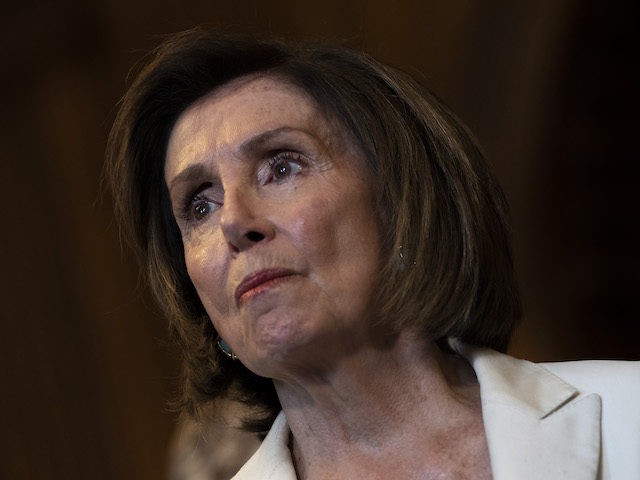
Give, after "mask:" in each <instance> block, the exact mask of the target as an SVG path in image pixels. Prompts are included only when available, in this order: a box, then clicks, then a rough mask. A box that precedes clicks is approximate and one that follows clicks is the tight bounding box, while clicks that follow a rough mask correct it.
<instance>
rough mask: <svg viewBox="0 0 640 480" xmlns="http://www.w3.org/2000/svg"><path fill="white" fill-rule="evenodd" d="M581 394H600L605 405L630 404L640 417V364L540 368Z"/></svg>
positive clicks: (596, 363) (597, 362) (595, 363)
mask: <svg viewBox="0 0 640 480" xmlns="http://www.w3.org/2000/svg"><path fill="white" fill-rule="evenodd" d="M538 365H540V366H541V367H543V368H545V369H546V370H548V371H550V372H551V373H553V374H554V375H556V376H557V377H560V378H561V379H562V380H564V381H565V382H567V383H569V384H571V385H573V386H574V387H576V388H577V389H578V390H579V391H580V393H581V394H583V393H584V394H586V393H597V394H598V395H600V396H601V397H602V398H603V401H604V402H606V401H616V402H622V403H630V402H631V401H635V406H636V408H637V409H638V412H639V413H640V362H631V361H614V360H582V361H575V362H549V363H540V364H538Z"/></svg>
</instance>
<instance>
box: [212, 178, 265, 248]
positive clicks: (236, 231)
mask: <svg viewBox="0 0 640 480" xmlns="http://www.w3.org/2000/svg"><path fill="white" fill-rule="evenodd" d="M220 228H221V229H222V234H223V235H224V238H225V240H226V241H227V244H228V245H229V247H230V248H231V251H232V252H233V253H238V252H241V251H243V250H247V249H249V248H251V247H253V246H255V245H256V244H258V243H260V242H264V241H268V240H271V239H272V238H273V236H274V232H275V228H274V225H273V223H271V221H270V220H269V219H268V218H267V217H266V216H265V215H264V214H263V206H262V202H261V201H260V199H259V198H256V197H255V195H252V193H251V192H247V191H245V190H240V189H239V190H236V191H233V192H230V191H228V190H227V191H226V192H225V199H224V204H223V206H222V211H221V216H220Z"/></svg>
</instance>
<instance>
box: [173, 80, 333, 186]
mask: <svg viewBox="0 0 640 480" xmlns="http://www.w3.org/2000/svg"><path fill="white" fill-rule="evenodd" d="M330 123H335V122H329V121H328V120H327V119H326V116H325V115H323V114H322V113H321V111H320V109H319V108H318V107H317V104H316V103H315V101H314V100H313V99H312V98H311V97H310V96H309V95H308V94H307V93H306V92H304V91H303V90H302V89H301V88H299V87H297V86H295V85H293V84H292V83H290V82H288V81H286V80H284V79H282V78H278V77H275V76H267V75H264V74H262V75H250V76H246V77H240V78H238V79H235V80H232V81H231V82H229V83H227V84H225V85H223V86H221V87H219V88H218V89H216V90H214V91H213V92H211V93H210V94H208V95H207V96H205V97H203V98H202V99H200V100H198V101H197V102H196V103H194V104H193V105H191V106H190V107H188V108H187V109H186V110H185V111H184V112H183V113H182V114H181V115H180V117H179V118H178V120H177V122H176V123H175V125H174V127H173V129H172V132H171V135H170V137H169V144H168V148H167V157H166V163H165V176H166V177H167V178H169V177H171V176H172V174H173V173H175V171H176V170H179V169H180V167H181V166H183V163H184V162H185V160H186V159H187V158H189V159H191V160H195V159H199V160H200V161H205V160H206V159H207V158H206V157H207V155H211V154H212V153H214V152H228V153H234V152H235V150H237V148H238V147H239V146H240V145H241V144H242V143H244V142H246V141H247V140H248V139H250V138H252V137H254V136H257V135H260V134H261V133H263V132H267V131H270V130H276V129H279V128H292V129H298V130H303V131H305V132H309V133H312V134H313V135H314V136H316V137H317V138H319V139H320V140H322V141H324V142H325V143H327V147H330V145H329V144H330V143H333V142H335V141H336V139H337V138H340V137H341V136H342V135H336V133H337V131H336V130H337V129H336V126H335V125H333V126H332V125H330Z"/></svg>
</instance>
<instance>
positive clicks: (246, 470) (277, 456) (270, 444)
mask: <svg viewBox="0 0 640 480" xmlns="http://www.w3.org/2000/svg"><path fill="white" fill-rule="evenodd" d="M289 435H290V430H289V425H288V424H287V418H286V417H285V416H284V412H282V411H281V412H280V413H279V414H278V416H277V417H276V419H275V421H274V422H273V425H272V426H271V429H270V430H269V433H268V434H267V436H266V437H265V439H264V440H263V441H262V443H261V444H260V447H259V448H258V450H256V452H255V453H254V454H253V456H252V457H251V458H250V459H249V460H248V461H247V463H245V464H244V466H243V467H242V468H241V469H240V471H238V473H236V475H235V476H234V477H233V479H232V480H258V479H260V480H296V478H297V477H296V472H295V469H294V467H293V461H292V460H291V454H290V453H289V446H288V444H289Z"/></svg>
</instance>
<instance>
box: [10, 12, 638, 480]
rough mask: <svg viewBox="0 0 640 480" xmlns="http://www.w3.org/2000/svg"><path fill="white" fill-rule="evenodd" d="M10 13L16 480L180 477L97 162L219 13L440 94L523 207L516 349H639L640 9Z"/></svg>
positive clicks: (520, 352) (147, 313) (152, 325)
mask: <svg viewBox="0 0 640 480" xmlns="http://www.w3.org/2000/svg"><path fill="white" fill-rule="evenodd" d="M9 3H11V5H9ZM0 22H1V26H2V28H1V29H0V35H2V42H1V43H0V44H1V45H2V47H1V50H0V55H1V62H0V65H2V76H1V77H0V82H1V85H2V88H1V89H0V91H1V94H2V102H1V103H0V108H1V109H2V111H1V112H2V114H1V115H0V122H1V126H0V151H1V152H2V165H1V167H0V168H1V171H2V176H1V178H2V184H1V185H2V187H1V188H0V206H1V209H2V210H1V211H2V217H1V221H2V235H0V247H1V248H0V252H1V255H2V256H1V257H0V258H1V260H2V271H3V274H2V275H1V280H0V281H1V282H2V283H1V285H0V287H1V288H0V292H1V293H0V294H1V295H2V297H1V298H2V305H3V308H2V309H1V313H0V315H1V317H0V322H1V323H0V324H1V327H0V349H1V350H0V352H1V353H0V355H1V357H0V358H1V359H2V362H1V366H0V386H1V388H2V393H1V395H0V412H1V413H0V415H1V416H0V419H1V422H2V423H1V429H0V430H1V433H0V478H2V479H34V480H39V479H81V478H92V479H94V480H101V479H125V480H126V479H161V478H165V477H166V451H167V448H168V445H169V442H170V438H171V435H172V431H173V429H174V426H175V423H176V416H175V414H173V413H171V412H170V411H169V410H168V408H167V403H166V401H167V399H169V398H170V397H171V395H172V392H174V391H175V388H176V386H177V373H178V371H179V369H178V365H177V359H176V353H175V352H174V351H173V350H172V348H171V346H169V345H167V335H166V322H165V320H164V319H163V318H162V316H161V315H160V314H159V312H158V310H157V309H156V307H155V306H154V305H153V301H152V300H151V299H150V297H149V294H148V292H147V291H146V290H145V288H144V286H143V285H140V284H139V282H138V274H137V268H136V265H135V264H134V262H133V259H132V258H131V256H130V255H129V253H128V252H126V251H123V250H122V249H121V247H120V246H119V243H118V239H117V229H116V227H115V225H114V224H113V219H112V213H111V207H110V198H109V196H108V193H101V192H100V171H101V166H102V161H103V152H104V146H105V141H106V137H107V134H108V131H109V128H110V124H111V122H112V120H113V118H114V114H115V109H116V103H117V102H118V99H119V98H120V97H121V96H122V94H123V93H124V91H125V89H126V86H127V84H128V82H127V75H128V72H129V71H130V69H131V68H132V67H133V66H134V65H135V64H136V62H137V61H139V60H140V58H141V57H142V56H143V54H144V53H145V52H146V51H147V50H148V49H149V48H151V47H152V46H153V45H155V44H156V43H157V40H158V37H157V36H158V35H159V34H164V33H170V32H174V31H178V30H183V29H186V28H189V27H191V26H194V25H197V24H202V23H207V24H211V25H215V26H219V27H221V28H224V29H226V30H231V31H243V32H257V33H260V32H263V33H271V34H275V35H278V36H283V37H286V38H291V39H318V38H323V39H329V40H336V41H340V42H343V43H346V44H348V45H351V46H354V47H357V48H362V49H364V50H366V51H368V52H370V53H372V54H374V55H375V56H377V57H378V58H380V59H382V60H383V61H385V62H387V63H390V64H393V65H395V66H397V67H400V68H402V69H404V70H405V71H408V72H409V73H411V74H413V75H414V76H416V77H418V78H419V79H420V80H421V81H423V82H424V83H426V84H427V85H429V86H430V87H431V88H432V89H433V90H434V91H435V92H436V93H437V94H438V95H439V96H440V97H441V98H443V99H444V100H445V101H446V102H447V103H448V104H449V105H450V106H451V107H452V108H453V110H454V111H455V112H456V113H457V114H458V115H459V116H460V117H461V118H462V120H463V121H464V122H466V123H467V124H468V125H469V126H470V128H471V129H472V130H473V131H474V132H475V133H476V134H477V136H478V138H479V139H480V142H481V143H482V145H483V146H484V148H485V150H486V152H487V154H488V156H489V158H490V159H491V162H492V164H493V167H494V169H495V172H496V174H497V176H498V177H499V179H500V181H501V183H502V185H503V187H504V189H505V191H506V194H507V197H508V199H509V201H510V203H511V207H512V216H513V223H514V229H515V247H516V254H517V269H518V276H519V281H520V285H521V288H522V294H523V300H524V308H525V315H524V320H523V322H522V324H521V326H520V329H519V330H518V332H517V334H516V336H515V338H514V341H513V345H512V348H511V353H513V354H514V355H517V356H524V357H527V358H530V359H533V360H537V361H543V360H544V361H547V360H564V359H578V358H627V359H640V340H639V334H640V326H639V324H638V319H639V318H640V316H639V308H638V304H639V301H640V295H639V293H640V288H639V285H640V255H639V251H638V250H639V245H640V235H639V218H640V216H639V215H638V213H637V208H638V201H637V195H638V192H639V189H638V187H637V183H638V182H637V179H636V176H635V175H636V171H637V168H635V167H637V164H638V161H639V160H640V148H639V147H638V136H639V135H640V129H639V127H640V125H639V122H638V111H640V98H639V95H638V86H639V85H640V78H639V77H640V75H639V73H638V58H640V57H639V56H638V51H637V49H636V47H635V45H636V43H637V42H638V33H639V32H638V26H639V25H640V16H639V15H638V4H637V2H636V3H635V4H634V3H633V2H628V3H623V2H601V1H586V0H584V1H578V0H573V1H572V0H559V1H552V0H548V1H547V0H544V1H534V0H520V1H495V0H466V1H464V0H446V1H445V0H443V1H429V0H421V1H418V0H415V1H411V0H396V1H395V2H390V1H378V0H367V1H365V0H325V1H324V2H313V3H311V2H307V3H305V2H301V1H299V0H298V1H291V0H263V1H258V0H254V1H250V0H235V1H233V2H223V1H219V0H209V1H204V0H198V1H194V0H183V1H180V2H174V1H165V2H150V1H141V0H128V1H124V0H92V1H86V0H56V1H50V2H47V1H44V0H43V1H33V0H25V1H23V2H21V3H20V4H19V5H18V2H6V4H5V5H4V6H3V15H2V20H0Z"/></svg>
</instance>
